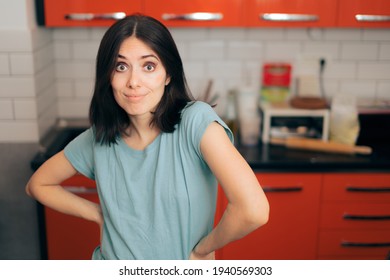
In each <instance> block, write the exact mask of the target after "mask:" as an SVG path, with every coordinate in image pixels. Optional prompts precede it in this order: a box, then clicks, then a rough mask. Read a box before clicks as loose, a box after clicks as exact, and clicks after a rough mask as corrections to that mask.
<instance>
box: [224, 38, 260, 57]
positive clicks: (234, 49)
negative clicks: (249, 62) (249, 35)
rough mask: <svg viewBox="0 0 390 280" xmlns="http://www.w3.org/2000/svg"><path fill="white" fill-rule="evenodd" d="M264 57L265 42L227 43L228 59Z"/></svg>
mask: <svg viewBox="0 0 390 280" xmlns="http://www.w3.org/2000/svg"><path fill="white" fill-rule="evenodd" d="M263 57H264V48H263V44H262V43H260V42H253V41H232V42H228V44H227V59H234V60H237V59H243V60H246V59H253V60H260V59H262V58H263Z"/></svg>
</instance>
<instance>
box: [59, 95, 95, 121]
mask: <svg viewBox="0 0 390 280" xmlns="http://www.w3.org/2000/svg"><path fill="white" fill-rule="evenodd" d="M89 103H90V100H89V99H85V98H81V99H63V98H60V99H59V102H58V116H59V117H60V118H88V110H89Z"/></svg>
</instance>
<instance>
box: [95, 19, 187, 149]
mask: <svg viewBox="0 0 390 280" xmlns="http://www.w3.org/2000/svg"><path fill="white" fill-rule="evenodd" d="M130 36H135V37H136V38H137V39H139V40H141V41H142V42H143V43H145V44H146V45H147V46H149V47H150V48H151V49H152V50H153V51H154V52H155V53H156V54H157V55H158V56H159V58H160V59H161V62H162V64H163V66H164V68H165V70H166V72H167V76H168V77H170V83H169V84H168V85H167V86H166V87H165V90H164V94H163V96H162V99H161V100H160V103H159V104H158V106H157V108H156V110H155V112H153V118H152V121H151V125H156V126H157V127H158V128H159V129H160V130H161V131H162V132H173V131H174V130H175V125H176V124H178V123H179V122H180V116H181V111H182V109H183V108H184V107H185V106H186V104H187V103H188V102H189V101H191V100H193V97H192V95H191V93H190V91H189V89H188V86H187V82H186V78H185V75H184V69H183V63H182V60H181V58H180V55H179V52H178V50H177V47H176V44H175V42H174V40H173V38H172V35H171V33H170V32H169V30H168V29H167V28H166V27H165V26H164V25H163V24H162V23H160V22H159V21H158V20H156V19H154V18H152V17H149V16H145V15H141V14H134V15H130V16H127V17H126V18H124V19H122V20H119V21H117V22H116V23H114V24H113V25H112V26H111V27H110V28H109V29H108V30H107V31H106V33H105V34H104V36H103V38H102V41H101V43H100V46H99V50H98V54H97V59H96V76H95V89H94V93H93V97H92V100H91V104H90V109H89V120H90V123H91V125H92V126H93V128H94V129H95V135H96V141H97V142H100V143H101V144H108V145H110V144H112V143H116V141H117V139H118V137H119V136H120V135H121V134H123V133H125V130H126V129H127V128H128V126H129V125H130V119H129V116H128V115H127V113H126V112H125V111H124V110H123V109H122V108H121V107H120V106H119V105H118V104H117V103H116V101H115V99H114V96H113V91H112V87H111V77H112V73H113V72H114V69H115V65H116V61H117V56H118V53H119V49H120V46H121V44H122V42H123V41H124V40H125V39H127V38H129V37H130Z"/></svg>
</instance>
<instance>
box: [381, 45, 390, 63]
mask: <svg viewBox="0 0 390 280" xmlns="http://www.w3.org/2000/svg"><path fill="white" fill-rule="evenodd" d="M379 59H380V60H390V43H381V44H379Z"/></svg>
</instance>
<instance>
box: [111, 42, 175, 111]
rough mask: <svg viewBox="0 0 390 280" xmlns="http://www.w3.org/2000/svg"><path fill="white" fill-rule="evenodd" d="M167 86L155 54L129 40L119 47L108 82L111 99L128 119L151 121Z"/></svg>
mask: <svg viewBox="0 0 390 280" xmlns="http://www.w3.org/2000/svg"><path fill="white" fill-rule="evenodd" d="M169 82H170V78H169V77H167V73H166V71H165V68H164V66H163V64H162V62H161V60H160V58H159V57H158V56H157V54H156V53H155V52H154V51H153V50H152V49H151V48H149V47H148V46H147V45H146V44H145V43H143V42H142V41H141V40H139V39H137V38H136V37H134V36H131V37H129V38H127V39H126V40H124V41H123V43H122V45H121V46H120V49H119V53H118V57H117V63H116V66H115V70H114V73H113V75H112V79H111V86H112V89H113V92H114V98H115V100H116V102H117V103H118V105H119V106H120V107H121V108H123V109H124V110H125V111H126V112H127V114H128V115H129V116H131V117H142V118H151V117H152V112H154V110H155V109H156V107H157V105H158V103H159V102H160V100H161V98H162V96H163V94H164V88H165V86H166V85H167V84H168V83H169Z"/></svg>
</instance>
